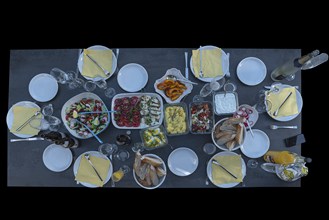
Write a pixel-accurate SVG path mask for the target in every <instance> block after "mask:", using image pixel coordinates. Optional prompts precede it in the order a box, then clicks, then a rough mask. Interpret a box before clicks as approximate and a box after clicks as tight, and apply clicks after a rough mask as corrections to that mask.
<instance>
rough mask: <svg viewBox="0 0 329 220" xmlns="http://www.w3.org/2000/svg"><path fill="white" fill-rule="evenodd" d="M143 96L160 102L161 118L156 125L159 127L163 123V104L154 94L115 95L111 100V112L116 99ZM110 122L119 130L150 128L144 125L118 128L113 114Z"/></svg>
mask: <svg viewBox="0 0 329 220" xmlns="http://www.w3.org/2000/svg"><path fill="white" fill-rule="evenodd" d="M143 95H149V96H151V97H156V98H158V100H159V101H160V109H161V116H160V120H159V124H157V125H161V124H162V121H163V117H164V113H163V102H162V98H161V96H160V95H158V94H156V93H119V94H116V95H115V96H114V97H113V98H112V103H111V111H114V106H115V100H116V99H118V98H125V97H133V96H136V97H141V96H143ZM111 120H112V123H113V125H114V127H116V128H119V129H143V128H148V127H150V126H146V125H145V124H140V126H139V127H126V126H123V127H120V126H119V125H118V124H117V123H116V121H115V120H114V113H113V112H111ZM157 125H154V126H157Z"/></svg>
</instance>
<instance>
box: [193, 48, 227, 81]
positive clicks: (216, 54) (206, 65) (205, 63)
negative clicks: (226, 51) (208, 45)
mask: <svg viewBox="0 0 329 220" xmlns="http://www.w3.org/2000/svg"><path fill="white" fill-rule="evenodd" d="M201 53H202V55H201V57H202V72H203V76H204V77H206V78H207V77H208V78H214V77H216V76H222V75H223V74H224V73H223V68H222V51H221V50H220V49H219V48H215V49H209V50H202V52H201ZM192 62H193V70H194V75H195V76H196V77H199V73H200V50H192Z"/></svg>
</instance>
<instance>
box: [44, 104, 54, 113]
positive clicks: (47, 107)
mask: <svg viewBox="0 0 329 220" xmlns="http://www.w3.org/2000/svg"><path fill="white" fill-rule="evenodd" d="M53 113H54V108H53V105H52V104H51V103H50V104H48V105H45V106H44V107H43V108H42V114H43V115H44V116H51V115H52V114H53Z"/></svg>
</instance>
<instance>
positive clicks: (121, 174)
mask: <svg viewBox="0 0 329 220" xmlns="http://www.w3.org/2000/svg"><path fill="white" fill-rule="evenodd" d="M129 171H130V168H129V167H128V166H127V165H123V166H121V167H120V168H119V170H117V171H115V172H114V173H113V174H112V180H113V182H119V181H120V180H121V179H122V178H123V177H124V176H125V175H126V174H127V173H128V172H129Z"/></svg>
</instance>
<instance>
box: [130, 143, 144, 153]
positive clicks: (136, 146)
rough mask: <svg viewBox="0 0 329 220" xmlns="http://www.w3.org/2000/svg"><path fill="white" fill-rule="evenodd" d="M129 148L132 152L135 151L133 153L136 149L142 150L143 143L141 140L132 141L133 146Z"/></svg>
mask: <svg viewBox="0 0 329 220" xmlns="http://www.w3.org/2000/svg"><path fill="white" fill-rule="evenodd" d="M131 150H132V151H133V152H135V153H136V152H137V151H139V152H142V151H144V144H143V142H136V143H134V146H133V147H132V148H131Z"/></svg>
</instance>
